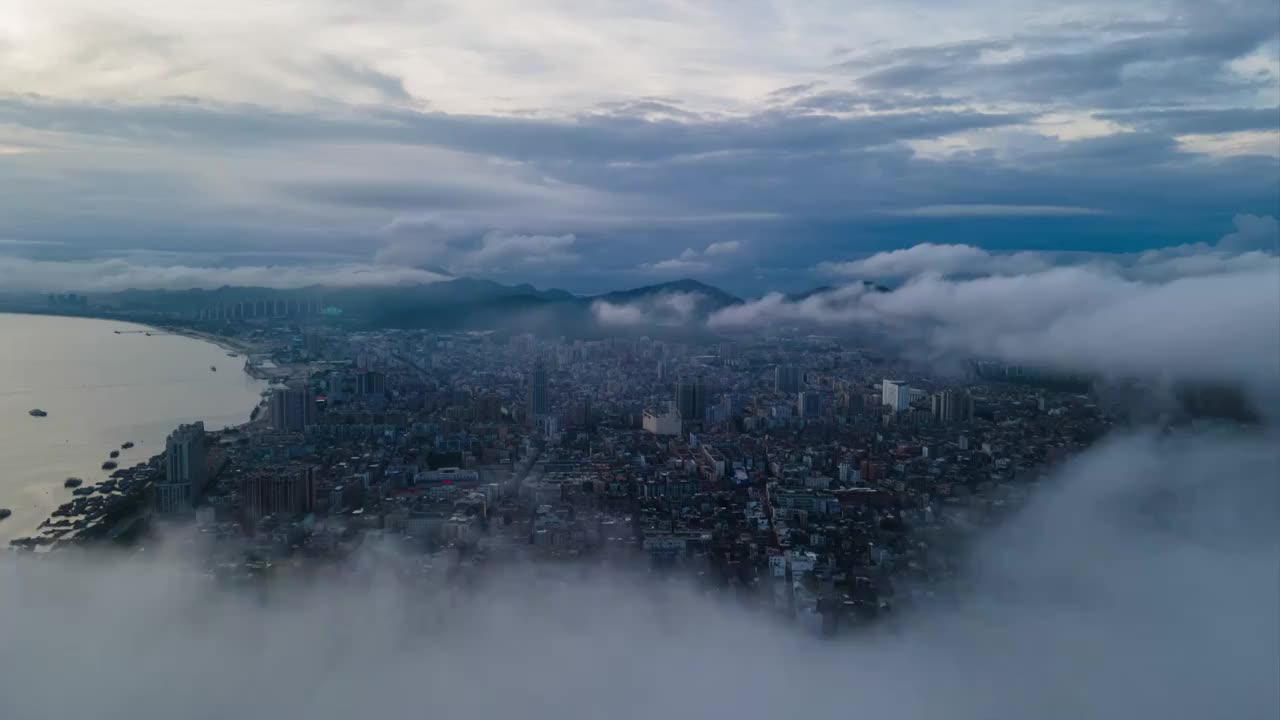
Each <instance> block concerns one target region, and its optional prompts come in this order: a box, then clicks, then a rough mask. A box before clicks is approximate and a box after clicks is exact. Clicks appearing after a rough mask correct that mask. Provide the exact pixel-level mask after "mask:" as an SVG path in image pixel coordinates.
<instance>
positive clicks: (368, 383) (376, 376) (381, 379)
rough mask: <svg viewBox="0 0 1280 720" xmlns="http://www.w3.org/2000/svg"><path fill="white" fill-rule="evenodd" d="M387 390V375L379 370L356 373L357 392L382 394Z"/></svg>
mask: <svg viewBox="0 0 1280 720" xmlns="http://www.w3.org/2000/svg"><path fill="white" fill-rule="evenodd" d="M386 391H387V376H386V375H385V374H383V373H380V372H378V371H377V370H365V371H363V372H359V373H356V393H358V394H360V395H381V394H383V393H385V392H386Z"/></svg>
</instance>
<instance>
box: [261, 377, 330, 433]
mask: <svg viewBox="0 0 1280 720" xmlns="http://www.w3.org/2000/svg"><path fill="white" fill-rule="evenodd" d="M269 410H270V417H271V428H272V429H273V430H276V431H277V432H302V431H303V430H305V429H306V427H307V426H308V425H314V424H316V420H317V415H318V413H317V410H316V401H315V398H314V397H312V395H311V391H310V390H308V389H307V388H305V387H289V388H277V389H275V390H273V391H272V392H271V401H270V403H269Z"/></svg>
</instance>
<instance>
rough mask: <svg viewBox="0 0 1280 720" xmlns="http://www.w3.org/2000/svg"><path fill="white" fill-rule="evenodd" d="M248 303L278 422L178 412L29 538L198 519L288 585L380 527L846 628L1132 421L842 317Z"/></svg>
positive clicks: (462, 550)
mask: <svg viewBox="0 0 1280 720" xmlns="http://www.w3.org/2000/svg"><path fill="white" fill-rule="evenodd" d="M224 322H225V324H223V325H222V326H221V329H222V331H223V332H225V333H227V334H229V335H232V336H233V337H234V339H230V338H229V339H228V340H227V341H228V342H229V343H233V344H234V347H236V348H239V349H240V350H242V351H244V352H245V353H246V355H245V356H244V357H243V358H240V357H239V353H235V354H236V355H237V358H236V360H237V361H239V362H242V363H243V364H244V366H245V370H246V371H248V372H254V373H258V374H265V375H267V376H269V377H271V378H273V384H272V385H271V386H270V389H269V390H267V391H265V392H264V398H263V401H262V404H261V406H260V407H259V408H255V409H254V413H253V420H251V421H250V422H248V423H246V424H243V425H239V426H233V427H230V428H227V429H224V430H220V431H216V432H209V431H206V430H205V428H204V426H203V424H201V423H196V424H192V425H184V426H182V427H178V428H176V429H174V431H173V432H172V434H170V436H169V438H168V440H167V442H166V446H165V452H164V453H163V455H158V456H156V457H154V458H152V459H151V461H150V462H149V463H147V464H145V465H143V466H138V467H134V468H123V469H121V470H117V471H116V472H115V473H113V477H112V479H109V480H107V481H105V482H104V483H102V484H100V485H97V486H93V485H88V486H85V488H84V489H81V490H77V491H76V493H77V496H78V497H77V498H75V500H76V501H77V502H78V503H80V504H79V505H77V504H68V505H64V506H63V508H60V510H59V511H56V512H55V513H54V515H55V516H56V517H54V518H51V519H50V520H49V521H47V522H46V523H45V525H44V526H43V532H42V534H40V535H37V536H35V537H31V538H20V539H18V540H15V541H13V544H14V545H15V546H18V547H28V548H39V549H41V550H48V549H54V550H57V549H60V548H64V547H71V546H75V545H80V544H84V543H91V544H92V543H103V542H105V543H108V544H129V545H138V546H142V547H147V546H150V545H154V544H164V543H191V542H195V541H196V540H197V539H198V540H200V541H202V542H201V543H200V547H201V548H202V553H203V555H202V557H203V558H204V559H203V560H202V561H201V562H202V563H204V567H205V570H207V571H208V572H209V573H211V574H212V575H214V576H216V577H218V578H220V579H223V580H226V581H229V582H232V583H260V584H267V585H269V584H270V583H271V582H273V581H279V579H280V578H282V577H283V578H288V577H289V576H290V574H291V573H298V572H303V573H305V572H307V571H308V570H307V568H308V566H310V565H314V564H320V565H325V564H334V563H339V564H340V563H342V562H343V560H344V558H349V557H352V556H356V555H359V554H360V553H362V552H365V551H367V550H368V549H369V548H370V547H379V548H382V549H391V550H394V551H395V552H396V553H398V554H399V555H400V556H401V557H402V558H404V559H405V562H408V563H410V565H412V566H413V567H414V568H415V570H416V571H421V572H428V571H431V572H437V573H439V577H441V578H446V577H447V578H455V579H456V578H459V577H468V576H473V577H474V576H482V575H484V574H486V573H499V572H501V571H502V568H503V567H504V566H509V565H511V564H525V563H537V564H552V565H555V564H582V565H586V566H603V567H611V568H628V569H630V570H632V571H637V572H643V573H661V574H666V575H677V576H680V577H685V578H688V579H690V580H692V581H695V582H697V583H699V585H700V586H702V587H705V588H706V589H707V590H708V591H715V592H718V593H729V594H733V595H736V596H740V597H741V598H743V599H745V600H747V601H749V602H750V603H751V604H752V605H753V606H756V607H759V608H761V609H764V610H768V611H771V612H774V613H777V614H779V615H782V616H785V617H788V618H793V619H794V621H795V623H796V624H797V625H799V626H801V627H803V628H806V630H807V631H810V632H813V633H821V634H827V635H832V634H837V633H840V632H843V631H845V630H848V629H852V628H856V627H859V626H862V625H865V624H867V623H870V622H872V621H875V620H876V619H878V618H882V617H886V616H892V615H893V614H894V613H895V612H898V611H899V610H901V609H903V608H907V607H911V606H912V605H913V604H916V603H917V602H918V601H919V600H920V599H921V598H923V597H926V596H929V595H932V593H933V592H934V590H935V589H937V588H939V587H945V586H946V584H947V582H948V581H949V580H953V579H954V578H955V576H956V575H957V573H958V572H959V569H960V568H961V566H962V565H963V563H964V561H965V548H966V547H967V545H968V542H966V541H967V540H972V539H973V536H975V535H976V534H978V533H980V532H982V529H983V528H987V527H992V526H995V525H998V524H999V523H1000V522H1001V521H1002V519H1003V518H1005V517H1007V516H1010V515H1011V514H1013V513H1015V512H1017V510H1018V509H1019V508H1020V507H1021V506H1022V505H1023V504H1024V503H1025V502H1026V500H1027V498H1028V496H1029V495H1030V494H1031V493H1033V492H1035V490H1036V488H1037V487H1038V486H1039V485H1040V484H1041V483H1042V482H1043V480H1044V478H1045V477H1046V476H1047V475H1048V474H1049V473H1050V472H1051V471H1052V469H1053V468H1054V467H1055V466H1057V465H1059V464H1061V463H1064V462H1065V461H1067V460H1068V459H1070V458H1071V457H1073V456H1074V455H1076V454H1077V453H1079V452H1081V451H1082V450H1084V449H1086V448H1088V447H1089V446H1090V445H1091V444H1092V443H1093V442H1094V441H1095V440H1096V439H1098V438H1099V437H1101V436H1102V435H1103V434H1104V433H1106V432H1107V431H1108V430H1109V429H1110V428H1111V426H1112V425H1113V423H1114V422H1116V420H1115V415H1114V414H1113V413H1112V412H1111V411H1110V410H1108V409H1107V408H1106V407H1105V405H1102V406H1100V404H1099V402H1100V399H1099V397H1098V394H1097V393H1091V392H1089V391H1087V390H1086V391H1084V392H1064V391H1061V390H1052V389H1045V388H1044V387H1040V386H1038V384H1037V383H1034V382H1032V383H1028V382H1025V381H1024V380H1023V378H1022V377H1021V375H1022V374H1024V372H1025V371H1023V370H1021V369H1019V368H1012V367H1004V366H999V367H998V370H999V372H1002V373H1005V374H1007V377H1003V378H999V379H996V380H992V379H987V378H989V377H990V376H991V375H992V374H993V373H994V372H995V370H993V368H992V367H991V366H990V364H988V365H986V366H981V367H980V366H974V367H973V368H972V369H971V370H970V371H969V372H968V373H967V374H966V375H963V376H958V377H948V378H944V379H934V378H930V377H928V376H924V375H920V374H918V371H917V372H911V370H910V369H909V367H908V366H906V365H905V364H903V363H902V362H900V361H896V360H893V359H891V358H887V357H885V356H883V355H882V354H881V353H879V352H878V351H876V350H875V349H874V348H867V347H859V346H858V345H857V344H855V343H854V342H852V341H849V340H840V339H836V338H829V337H818V336H808V337H794V338H780V337H779V338H768V339H766V338H761V339H739V340H719V341H716V342H713V343H708V344H687V343H675V342H666V341H660V340H653V339H650V338H648V337H643V336H641V337H628V338H619V339H611V340H563V339H562V340H547V339H540V338H537V337H534V336H532V335H528V334H515V335H511V336H509V337H503V336H500V335H497V334H494V333H491V332H465V333H433V332H420V331H399V330H392V331H384V332H354V333H347V332H343V331H340V330H336V329H334V328H333V327H328V326H325V325H324V324H323V323H320V322H311V323H307V322H305V321H303V322H304V324H303V325H299V324H297V321H296V320H290V319H287V318H284V319H281V318H275V319H273V318H261V319H250V320H244V321H238V322H237V321H230V320H228V321H224ZM893 378H901V379H893ZM1045 384H1048V385H1052V383H1045ZM1103 402H1104V403H1105V400H1103ZM95 488H96V490H97V497H98V498H100V499H101V498H105V501H103V503H102V504H100V505H92V504H89V503H92V502H93V498H94V497H95V495H94V490H95ZM82 510H83V511H84V512H85V513H86V514H89V515H90V517H79V518H78V514H79V512H80V511H82ZM95 513H96V514H95ZM57 516H61V517H57Z"/></svg>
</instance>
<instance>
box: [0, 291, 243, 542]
mask: <svg viewBox="0 0 1280 720" xmlns="http://www.w3.org/2000/svg"><path fill="white" fill-rule="evenodd" d="M148 333H150V334H148ZM228 352H229V351H228V350H226V349H224V348H221V347H219V346H217V345H215V344H213V343H210V342H206V341H203V340H198V339H194V338H190V337H185V336H181V335H173V334H168V333H165V332H163V331H161V330H156V329H154V328H149V327H145V326H142V325H135V324H131V323H124V322H117V321H112V320H96V319H88V318H73V317H56V316H49V315H14V314H3V313H0V507H3V508H9V509H10V510H12V511H13V514H12V516H10V517H9V518H8V519H5V520H0V547H4V546H7V545H8V541H9V540H10V539H12V538H15V537H20V536H23V535H29V534H31V533H33V532H34V531H35V530H36V529H37V527H38V526H39V525H40V523H41V522H43V521H44V519H45V518H47V517H48V516H49V513H50V511H52V510H54V509H55V508H57V506H58V505H60V504H62V503H64V502H66V501H67V500H69V499H70V498H71V490H69V489H66V488H64V487H63V482H64V481H65V480H66V479H67V478H68V477H80V478H83V479H84V481H85V484H90V483H94V482H97V481H99V480H101V479H103V478H105V477H106V476H107V475H108V474H109V472H108V471H106V470H102V469H101V465H102V463H103V462H104V461H106V460H107V459H108V454H109V453H110V451H112V450H120V457H119V458H118V459H117V462H119V463H120V466H121V467H128V466H129V465H133V464H136V463H138V462H141V461H144V460H146V459H147V458H149V457H151V456H152V455H155V454H157V453H159V452H162V451H163V450H164V441H165V437H166V436H167V435H168V434H169V432H170V431H172V430H173V429H174V428H175V427H177V426H178V425H180V424H182V423H188V422H194V421H196V420H202V421H204V423H205V426H206V427H207V428H209V429H218V428H221V427H226V426H228V425H236V424H239V423H242V422H245V421H247V420H248V419H249V415H250V414H251V413H252V412H253V408H254V407H255V406H256V405H257V404H258V402H259V400H260V396H261V392H262V391H263V390H265V389H266V385H265V383H263V382H261V381H258V380H255V379H253V378H251V377H250V376H249V375H248V374H246V373H245V372H244V370H243V365H244V360H243V359H242V358H239V357H229V356H228ZM211 367H212V368H217V369H216V371H215V370H211V369H210V368H211ZM34 408H39V409H41V410H44V411H45V412H47V413H48V415H47V416H46V417H32V416H31V414H30V411H31V410H32V409H34ZM125 442H132V443H134V447H133V448H131V449H127V450H125V449H121V445H122V444H123V443H125Z"/></svg>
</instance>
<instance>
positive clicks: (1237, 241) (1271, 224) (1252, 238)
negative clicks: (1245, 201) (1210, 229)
mask: <svg viewBox="0 0 1280 720" xmlns="http://www.w3.org/2000/svg"><path fill="white" fill-rule="evenodd" d="M1233 222H1234V223H1235V226H1236V230H1235V232H1233V233H1229V234H1227V235H1224V236H1223V237H1222V239H1221V240H1219V241H1218V248H1219V249H1220V250H1227V251H1234V252H1240V251H1246V250H1262V251H1266V252H1280V221H1277V220H1276V219H1275V218H1274V217H1272V216H1269V215H1268V216H1266V217H1259V216H1257V215H1237V216H1236V217H1235V220H1234V221H1233Z"/></svg>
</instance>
